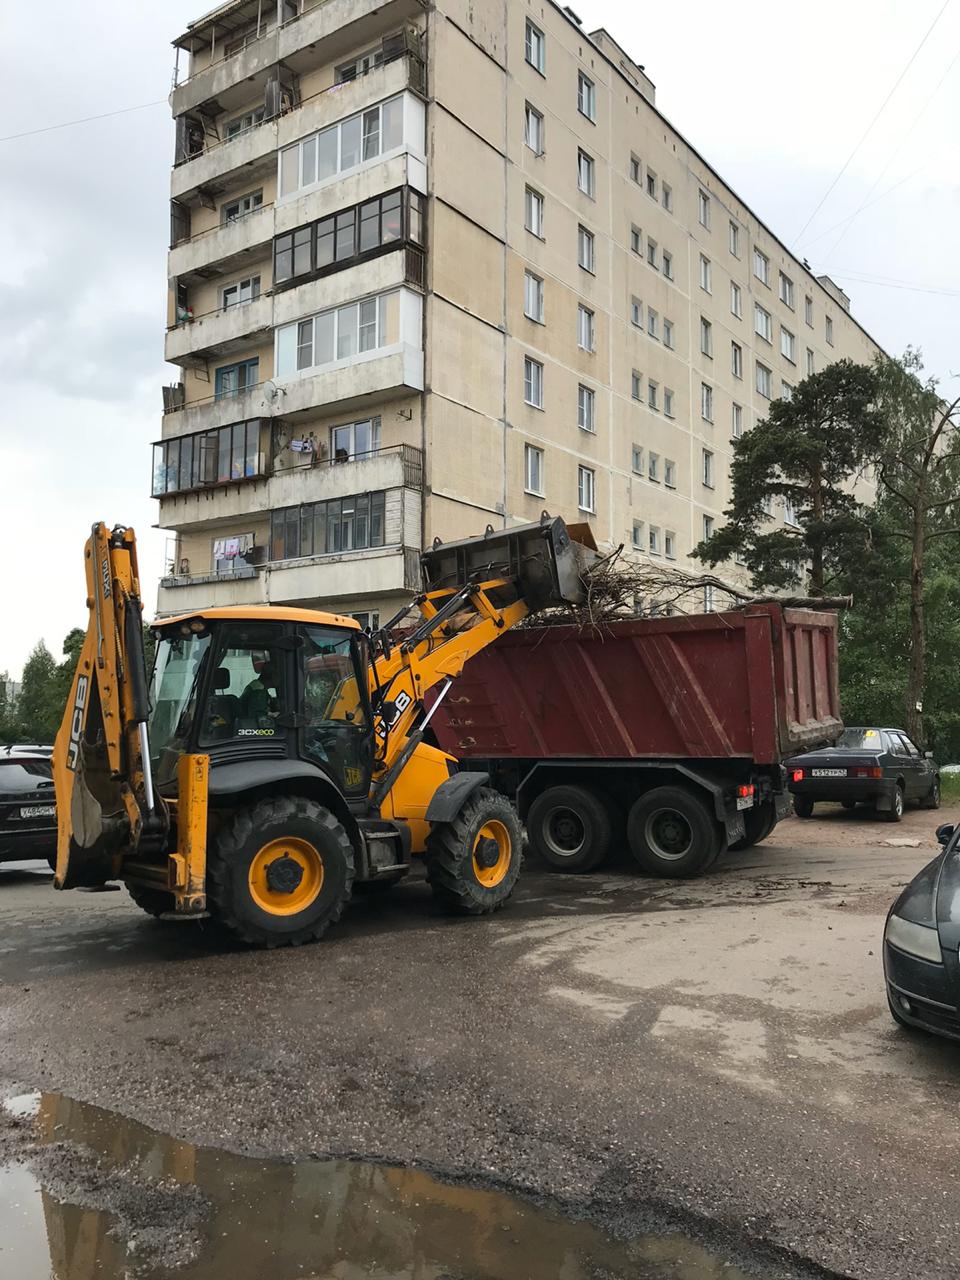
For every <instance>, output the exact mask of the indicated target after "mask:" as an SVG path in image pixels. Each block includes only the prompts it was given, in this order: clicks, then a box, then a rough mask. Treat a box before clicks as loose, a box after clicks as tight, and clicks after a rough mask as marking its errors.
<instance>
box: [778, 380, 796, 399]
mask: <svg viewBox="0 0 960 1280" xmlns="http://www.w3.org/2000/svg"><path fill="white" fill-rule="evenodd" d="M780 399H781V400H792V399H793V383H791V382H788V381H787V380H786V378H782V379H781V381H780Z"/></svg>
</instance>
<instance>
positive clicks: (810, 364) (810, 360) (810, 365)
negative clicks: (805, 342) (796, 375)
mask: <svg viewBox="0 0 960 1280" xmlns="http://www.w3.org/2000/svg"><path fill="white" fill-rule="evenodd" d="M812 373H816V365H815V363H814V357H813V351H812V350H811V348H810V347H807V377H808V378H809V376H810V375H811V374H812Z"/></svg>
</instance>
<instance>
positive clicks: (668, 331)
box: [663, 320, 675, 351]
mask: <svg viewBox="0 0 960 1280" xmlns="http://www.w3.org/2000/svg"><path fill="white" fill-rule="evenodd" d="M663 345H664V346H665V347H669V348H670V350H671V351H673V349H674V346H675V341H674V328H673V321H672V320H664V322H663Z"/></svg>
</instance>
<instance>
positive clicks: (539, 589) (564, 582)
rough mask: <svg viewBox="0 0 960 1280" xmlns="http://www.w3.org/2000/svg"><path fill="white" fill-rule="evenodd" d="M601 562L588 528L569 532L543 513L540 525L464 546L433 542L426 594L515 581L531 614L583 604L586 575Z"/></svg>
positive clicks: (427, 555)
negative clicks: (496, 580) (494, 580)
mask: <svg viewBox="0 0 960 1280" xmlns="http://www.w3.org/2000/svg"><path fill="white" fill-rule="evenodd" d="M596 558H597V548H596V543H595V542H594V540H593V535H592V533H591V532H590V526H589V525H585V524H583V525H576V526H575V527H574V529H572V530H571V529H568V528H567V526H566V524H564V522H563V520H562V519H561V518H560V517H559V516H556V517H554V516H549V515H547V514H546V512H545V513H544V515H543V516H542V517H541V519H540V520H539V521H538V522H537V523H536V524H521V525H515V526H514V527H513V528H510V529H498V530H494V529H492V528H490V527H488V528H487V532H486V533H484V534H481V535H480V536H479V537H476V538H464V539H463V540H462V541H460V542H440V541H437V542H435V543H434V545H433V548H432V550H430V551H426V552H424V554H423V555H422V556H421V560H420V563H421V565H422V568H423V583H424V590H425V591H442V590H447V589H456V588H458V587H460V586H462V585H463V583H465V582H471V581H472V582H484V581H489V580H490V579H491V578H511V579H513V580H514V581H515V582H516V583H517V588H518V594H519V597H520V598H521V599H522V600H524V601H525V602H526V604H527V605H528V606H529V607H530V609H531V611H533V610H536V609H545V608H549V607H550V606H551V605H560V604H582V603H583V600H584V598H585V594H586V593H585V589H584V585H583V574H584V572H585V571H586V570H587V569H588V568H589V567H590V565H592V564H593V562H594V561H595V560H596Z"/></svg>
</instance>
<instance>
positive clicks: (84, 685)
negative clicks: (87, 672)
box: [67, 676, 90, 773]
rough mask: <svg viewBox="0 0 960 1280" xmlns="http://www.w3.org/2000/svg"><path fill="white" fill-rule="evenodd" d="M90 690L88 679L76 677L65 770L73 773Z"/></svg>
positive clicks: (86, 677) (78, 756)
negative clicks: (75, 692) (75, 691)
mask: <svg viewBox="0 0 960 1280" xmlns="http://www.w3.org/2000/svg"><path fill="white" fill-rule="evenodd" d="M89 689H90V677H89V676H78V677H77V696H76V697H75V698H74V700H73V715H72V716H71V717H70V742H69V745H68V746H67V768H68V769H70V770H71V771H72V772H73V773H76V771H77V761H78V760H79V759H80V735H81V733H83V710H84V707H86V705H87V693H88V692H89Z"/></svg>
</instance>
